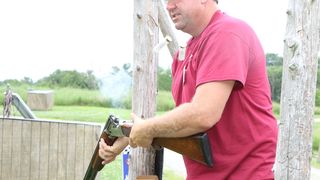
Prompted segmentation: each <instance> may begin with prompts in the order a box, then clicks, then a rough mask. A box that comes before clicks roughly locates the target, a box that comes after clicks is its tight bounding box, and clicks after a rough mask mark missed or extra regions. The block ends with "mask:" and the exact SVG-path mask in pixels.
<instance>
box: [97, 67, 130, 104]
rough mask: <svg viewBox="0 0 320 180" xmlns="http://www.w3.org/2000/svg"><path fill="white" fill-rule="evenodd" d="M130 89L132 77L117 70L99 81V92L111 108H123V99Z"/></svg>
mask: <svg viewBox="0 0 320 180" xmlns="http://www.w3.org/2000/svg"><path fill="white" fill-rule="evenodd" d="M131 87H132V77H131V76H130V75H129V74H128V72H126V71H124V70H119V71H118V72H115V73H111V74H109V75H107V76H105V77H103V78H101V79H100V85H99V88H100V92H101V94H102V96H103V97H104V98H107V99H109V100H111V103H112V107H115V108H123V107H124V104H123V103H124V99H125V98H126V97H128V95H129V93H130V90H131Z"/></svg>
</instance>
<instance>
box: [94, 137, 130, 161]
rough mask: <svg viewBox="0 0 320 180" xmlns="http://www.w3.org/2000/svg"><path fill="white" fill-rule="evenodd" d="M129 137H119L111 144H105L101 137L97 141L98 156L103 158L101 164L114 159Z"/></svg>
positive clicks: (126, 143)
mask: <svg viewBox="0 0 320 180" xmlns="http://www.w3.org/2000/svg"><path fill="white" fill-rule="evenodd" d="M128 141H129V138H127V137H120V138H118V139H117V140H116V141H115V142H114V143H113V145H112V146H109V145H107V144H106V143H105V142H104V140H103V139H101V140H100V142H99V156H100V157H101V158H102V159H103V161H102V164H108V163H110V162H112V161H113V160H115V158H116V156H117V155H119V154H120V153H121V152H122V151H123V150H124V148H125V147H126V146H127V145H128Z"/></svg>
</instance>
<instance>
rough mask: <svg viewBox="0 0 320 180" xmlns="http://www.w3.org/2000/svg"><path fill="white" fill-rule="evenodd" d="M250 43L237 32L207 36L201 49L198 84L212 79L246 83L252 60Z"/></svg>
mask: <svg viewBox="0 0 320 180" xmlns="http://www.w3.org/2000/svg"><path fill="white" fill-rule="evenodd" d="M249 55H250V49H249V47H248V44H247V43H246V42H245V41H244V40H243V39H242V38H241V37H239V36H238V35H237V34H234V33H232V32H220V33H214V34H212V35H209V36H207V38H206V39H205V40H204V41H203V43H202V44H201V47H200V51H199V57H198V58H199V64H198V71H197V79H196V85H197V86H199V85H201V84H203V83H207V82H212V81H224V80H235V81H236V85H235V87H236V88H242V87H243V86H244V85H245V82H246V77H247V73H248V67H249V61H250V57H249Z"/></svg>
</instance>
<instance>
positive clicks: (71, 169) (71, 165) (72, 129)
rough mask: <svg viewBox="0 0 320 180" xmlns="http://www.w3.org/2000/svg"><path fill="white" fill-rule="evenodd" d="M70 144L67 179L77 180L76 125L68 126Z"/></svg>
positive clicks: (68, 146) (68, 145)
mask: <svg viewBox="0 0 320 180" xmlns="http://www.w3.org/2000/svg"><path fill="white" fill-rule="evenodd" d="M67 133H68V139H67V141H68V144H67V162H66V164H67V179H75V159H76V141H75V139H76V125H75V124H68V132H67Z"/></svg>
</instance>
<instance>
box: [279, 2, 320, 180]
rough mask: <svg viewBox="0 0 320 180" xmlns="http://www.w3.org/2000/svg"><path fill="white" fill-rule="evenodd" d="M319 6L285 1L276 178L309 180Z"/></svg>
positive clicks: (318, 3)
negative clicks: (285, 16)
mask: <svg viewBox="0 0 320 180" xmlns="http://www.w3.org/2000/svg"><path fill="white" fill-rule="evenodd" d="M319 7H320V1H319V0H290V1H289V8H288V10H287V15H288V20H287V21H288V22H287V31H286V37H285V39H284V57H283V59H284V62H283V75H282V78H283V80H282V89H281V117H280V118H281V120H280V124H279V139H278V146H277V158H276V164H275V178H276V179H281V180H285V179H309V178H310V168H311V165H310V164H311V158H312V146H311V145H312V123H313V114H314V106H315V93H316V80H317V66H318V64H317V63H318V62H317V55H318V51H319V40H320V39H319V32H320V24H319V23H320V13H319V10H320V8H319Z"/></svg>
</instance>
